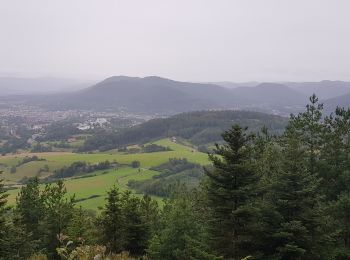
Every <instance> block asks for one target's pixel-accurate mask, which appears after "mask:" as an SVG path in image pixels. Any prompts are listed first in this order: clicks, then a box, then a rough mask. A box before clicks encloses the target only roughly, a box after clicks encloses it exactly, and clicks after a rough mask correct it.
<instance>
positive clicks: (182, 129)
mask: <svg viewBox="0 0 350 260" xmlns="http://www.w3.org/2000/svg"><path fill="white" fill-rule="evenodd" d="M287 121H288V119H287V118H284V117H280V116H274V115H269V114H265V113H259V112H250V111H232V110H226V111H201V112H189V113H182V114H179V115H175V116H172V117H170V118H166V119H154V120H150V121H148V122H145V123H143V124H141V125H137V126H134V127H132V128H128V129H126V130H125V131H122V132H118V133H114V132H105V133H101V134H100V135H96V136H94V137H92V138H90V139H88V140H87V142H86V143H85V145H84V146H83V147H82V150H83V151H90V150H96V149H99V150H109V149H113V148H118V147H119V148H120V147H122V146H125V145H130V144H140V143H145V142H149V141H151V140H156V139H161V138H166V137H172V136H176V137H181V138H183V139H186V140H188V141H190V142H191V143H193V144H195V145H203V144H208V143H212V142H219V141H220V140H221V133H222V132H223V131H224V130H226V129H228V128H230V127H231V126H232V125H233V124H239V125H241V126H243V127H245V126H248V127H249V130H250V131H253V132H254V131H258V130H260V128H261V127H263V126H266V127H267V128H268V129H270V131H271V132H272V133H275V134H278V133H281V132H282V131H283V129H284V127H285V126H286V124H287Z"/></svg>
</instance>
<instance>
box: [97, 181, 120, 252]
mask: <svg viewBox="0 0 350 260" xmlns="http://www.w3.org/2000/svg"><path fill="white" fill-rule="evenodd" d="M123 221H124V219H123V215H122V205H121V195H120V192H119V189H118V188H117V187H115V186H114V187H113V188H112V189H111V190H110V191H109V192H108V195H107V203H106V205H105V207H104V209H103V210H102V212H101V216H100V218H99V219H98V225H99V227H100V229H101V242H102V243H103V244H104V245H106V246H107V248H108V250H109V251H110V252H113V253H118V252H120V251H121V250H122V249H123V226H124V222H123Z"/></svg>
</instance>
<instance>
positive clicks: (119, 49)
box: [0, 0, 350, 82]
mask: <svg viewBox="0 0 350 260" xmlns="http://www.w3.org/2000/svg"><path fill="white" fill-rule="evenodd" d="M349 12H350V1H349V0H327V1H326V0H241V1H236V0H172V1H170V0H147V1H146V0H138V1H136V0H124V1H118V0H50V1H48V0H30V1H27V0H25V1H24V0H0V75H10V76H31V77H36V76H54V77H69V78H71V77H73V78H84V79H102V78H104V77H108V76H112V75H130V76H147V75H159V76H163V77H168V78H172V79H177V80H187V81H238V82H241V81H289V80H290V81H315V80H322V79H331V80H335V79H339V80H350V71H349V69H350V15H349Z"/></svg>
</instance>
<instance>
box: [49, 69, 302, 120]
mask: <svg viewBox="0 0 350 260" xmlns="http://www.w3.org/2000/svg"><path fill="white" fill-rule="evenodd" d="M306 101H307V96H306V95H303V94H301V93H299V92H297V91H295V90H293V89H292V88H290V87H288V86H285V85H282V84H277V83H262V84H259V85H258V86H255V87H238V88H234V89H229V88H225V87H222V86H218V85H215V84H209V83H191V82H180V81H174V80H170V79H165V78H160V77H156V76H150V77H144V78H139V77H127V76H114V77H110V78H107V79H105V80H103V81H101V82H99V83H97V84H96V85H94V86H91V87H89V88H86V89H83V90H80V91H77V92H75V93H70V94H66V95H58V96H57V95H56V96H55V97H51V98H48V99H47V100H46V105H48V106H49V107H51V108H55V109H56V108H70V109H92V110H118V109H119V110H125V111H132V112H145V113H159V114H176V113H181V112H188V111H195V110H208V109H216V110H222V109H242V108H243V109H251V110H256V111H261V112H269V113H271V112H272V113H274V112H276V111H281V114H289V113H290V109H291V108H293V109H294V110H297V109H299V108H300V107H302V106H303V105H304V104H305V103H306Z"/></svg>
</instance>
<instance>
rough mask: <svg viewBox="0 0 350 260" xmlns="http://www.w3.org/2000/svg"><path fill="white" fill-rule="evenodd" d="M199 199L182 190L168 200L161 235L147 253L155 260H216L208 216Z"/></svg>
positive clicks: (162, 217)
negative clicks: (205, 219) (206, 224)
mask: <svg viewBox="0 0 350 260" xmlns="http://www.w3.org/2000/svg"><path fill="white" fill-rule="evenodd" d="M177 188H180V187H177ZM195 197H196V194H195V193H189V192H188V191H187V190H185V189H184V187H181V190H177V191H176V192H175V193H172V195H171V198H169V199H167V200H166V201H165V205H164V207H163V211H162V213H161V223H160V225H159V228H158V232H157V233H156V234H155V235H154V236H153V237H152V239H151V241H150V246H149V248H148V250H147V254H148V256H149V257H150V258H151V259H155V260H158V259H159V260H163V259H164V260H168V259H169V260H170V259H179V260H180V259H208V260H209V259H210V260H212V259H216V257H215V256H214V255H213V254H211V253H209V252H210V250H209V248H208V246H207V243H206V241H205V239H206V234H205V229H204V226H203V221H202V219H203V217H204V216H201V215H200V214H199V211H198V209H197V206H198V205H197V203H196V199H195Z"/></svg>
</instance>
